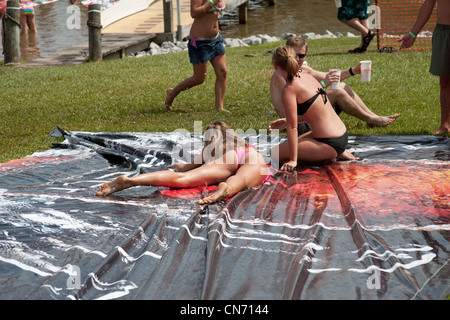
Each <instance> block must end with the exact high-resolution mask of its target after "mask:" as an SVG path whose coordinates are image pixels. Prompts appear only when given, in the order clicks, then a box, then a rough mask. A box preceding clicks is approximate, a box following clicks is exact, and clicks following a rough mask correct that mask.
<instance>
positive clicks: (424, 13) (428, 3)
mask: <svg viewBox="0 0 450 320" xmlns="http://www.w3.org/2000/svg"><path fill="white" fill-rule="evenodd" d="M435 5H436V0H425V1H424V3H423V4H422V7H421V8H420V11H419V14H418V15H417V19H416V22H415V23H414V26H413V27H412V29H411V31H410V33H407V34H405V35H403V36H402V37H401V38H400V40H398V42H401V43H402V44H401V45H400V50H401V49H406V48H409V47H411V46H412V45H413V44H414V42H415V41H416V38H415V37H416V36H417V35H418V34H419V32H420V31H421V30H422V28H423V26H424V25H425V24H426V23H427V21H428V20H429V19H430V16H431V13H432V12H433V9H434V6H435ZM411 33H412V34H413V35H414V36H413V35H412V34H411Z"/></svg>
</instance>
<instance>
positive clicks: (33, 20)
mask: <svg viewBox="0 0 450 320" xmlns="http://www.w3.org/2000/svg"><path fill="white" fill-rule="evenodd" d="M27 24H28V27H29V28H30V32H32V33H36V32H37V27H36V18H35V15H34V13H33V14H32V15H28V16H27Z"/></svg>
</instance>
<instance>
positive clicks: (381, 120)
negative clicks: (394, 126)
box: [367, 113, 400, 128]
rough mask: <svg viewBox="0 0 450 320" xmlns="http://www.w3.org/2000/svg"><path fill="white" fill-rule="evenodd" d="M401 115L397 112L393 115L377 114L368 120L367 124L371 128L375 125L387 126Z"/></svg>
mask: <svg viewBox="0 0 450 320" xmlns="http://www.w3.org/2000/svg"><path fill="white" fill-rule="evenodd" d="M399 116H400V113H396V114H394V115H392V116H376V117H374V118H373V119H371V120H369V121H367V125H368V126H369V127H370V128H373V127H387V126H388V125H390V124H391V123H392V122H394V121H395V119H397V118H398V117H399Z"/></svg>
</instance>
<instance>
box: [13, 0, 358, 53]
mask: <svg viewBox="0 0 450 320" xmlns="http://www.w3.org/2000/svg"><path fill="white" fill-rule="evenodd" d="M173 1H175V0H173ZM69 6H71V1H70V0H59V1H56V2H53V3H48V4H44V5H40V6H38V7H37V8H36V24H37V28H38V33H37V37H36V36H33V35H32V34H29V35H28V36H25V35H23V36H22V41H21V43H22V45H21V47H22V48H21V49H22V59H24V60H33V59H35V58H36V57H38V56H41V57H44V56H46V55H49V54H50V53H53V52H55V51H60V50H63V49H66V48H69V47H72V46H74V45H77V44H79V43H81V42H85V41H87V40H88V28H87V25H86V21H87V8H86V7H85V6H83V5H81V4H79V3H78V4H76V6H77V7H78V8H80V9H81V19H80V20H81V23H80V27H79V28H76V29H69V28H68V26H67V21H68V20H70V17H71V15H72V14H73V13H72V12H71V11H69V12H67V9H68V7H69ZM220 25H221V30H222V32H223V36H224V37H227V38H245V37H248V36H251V35H256V34H269V35H271V36H281V35H282V34H283V33H288V32H291V33H295V34H302V33H306V32H315V33H320V34H323V33H324V32H325V30H330V31H332V32H337V31H339V32H341V33H344V32H346V31H350V32H352V31H353V30H352V29H350V28H349V27H347V26H345V25H344V24H343V23H341V22H339V21H338V20H337V8H336V6H335V5H334V2H333V1H330V0H318V1H310V0H277V3H276V5H275V6H269V5H268V1H267V0H251V1H250V6H249V9H248V23H247V24H239V21H238V10H237V9H236V10H233V11H232V12H230V13H228V14H226V15H225V16H224V17H223V18H222V19H221V20H220ZM353 32H354V31H353Z"/></svg>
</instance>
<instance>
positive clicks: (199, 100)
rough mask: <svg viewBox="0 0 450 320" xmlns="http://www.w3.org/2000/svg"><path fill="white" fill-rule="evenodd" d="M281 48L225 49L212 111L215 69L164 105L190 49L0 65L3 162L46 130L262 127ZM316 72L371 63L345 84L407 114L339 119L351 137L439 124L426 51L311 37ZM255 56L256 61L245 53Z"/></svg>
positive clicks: (420, 130) (28, 150)
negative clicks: (362, 47) (379, 121)
mask: <svg viewBox="0 0 450 320" xmlns="http://www.w3.org/2000/svg"><path fill="white" fill-rule="evenodd" d="M283 43H284V41H283V42H276V43H267V44H262V45H254V46H250V47H246V48H227V66H228V80H227V92H226V96H225V106H224V107H225V108H226V109H228V110H230V111H231V113H229V114H228V113H224V112H218V111H215V109H214V81H215V75H214V72H213V70H212V67H211V66H209V69H208V76H207V80H206V82H205V83H204V84H202V85H200V86H198V87H195V88H192V89H190V90H188V91H185V92H182V93H181V94H180V95H179V96H178V97H177V98H176V100H175V102H174V110H173V111H171V112H168V111H167V110H166V109H165V107H164V99H165V92H166V88H168V87H173V86H175V85H176V84H178V82H180V81H181V80H183V79H184V78H186V77H189V76H191V74H192V65H191V64H190V63H189V59H188V54H187V52H186V51H185V52H180V53H173V54H166V55H159V56H151V57H145V58H137V59H135V58H128V59H122V60H115V61H105V62H100V63H85V64H83V65H78V66H67V67H47V68H35V69H19V68H11V67H3V66H2V67H0V77H1V83H2V92H1V94H0V139H1V140H0V163H1V162H7V161H9V160H11V159H16V158H21V157H24V156H26V155H30V154H32V153H33V152H36V151H43V150H47V149H49V148H51V143H52V142H56V141H55V138H52V137H50V136H49V132H50V131H52V130H53V128H54V127H55V126H57V125H59V126H61V127H63V128H64V129H66V130H68V131H93V132H99V131H107V132H170V131H173V130H175V129H180V128H183V129H186V130H189V131H193V130H194V121H202V123H203V125H206V124H207V123H209V122H211V121H216V120H222V121H225V122H227V123H228V124H229V125H230V126H232V127H233V128H235V129H242V130H244V131H247V130H248V129H255V130H259V129H266V128H267V126H268V125H269V123H270V121H271V120H272V119H275V118H276V117H277V116H276V113H275V110H274V108H273V107H272V104H271V99H270V93H269V80H270V76H271V74H272V70H273V69H272V64H271V55H270V54H266V53H267V52H268V51H270V50H272V49H273V48H275V47H276V46H278V45H280V44H283ZM308 44H309V58H308V63H309V65H310V66H312V67H313V68H315V69H317V70H322V71H327V70H328V69H329V68H341V69H348V68H349V67H350V66H355V65H356V64H357V63H358V62H359V60H372V61H373V71H372V81H371V82H368V83H367V82H361V80H360V76H359V75H357V76H355V77H353V78H350V79H348V80H346V83H348V84H349V85H351V86H352V87H353V88H354V90H355V91H356V92H357V93H358V94H359V96H360V97H361V98H362V99H363V100H364V101H365V102H366V104H367V105H368V106H369V108H371V109H372V110H373V111H374V112H375V113H377V114H379V115H390V114H393V113H397V112H398V113H400V114H401V116H400V117H399V118H398V119H397V120H396V121H395V122H394V123H393V124H391V125H390V126H388V127H386V128H372V129H370V128H368V127H367V125H366V124H365V123H364V122H362V121H360V120H358V119H356V118H353V117H350V116H348V115H345V114H343V115H341V118H342V120H343V121H344V123H345V124H346V126H347V129H348V132H349V134H350V135H367V134H394V135H416V134H417V135H428V134H432V132H434V131H435V130H436V129H437V128H438V127H439V121H440V104H439V80H438V78H437V77H434V76H432V75H430V74H429V72H428V68H429V63H430V52H429V51H426V52H420V51H409V52H398V53H393V54H386V53H384V54H382V53H378V52H376V50H375V48H376V46H375V44H372V45H371V47H370V48H371V50H369V52H368V53H366V54H363V55H354V54H347V50H348V49H349V48H354V47H355V46H357V45H358V44H359V39H358V38H338V39H321V40H310V41H308ZM249 55H250V56H249Z"/></svg>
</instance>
